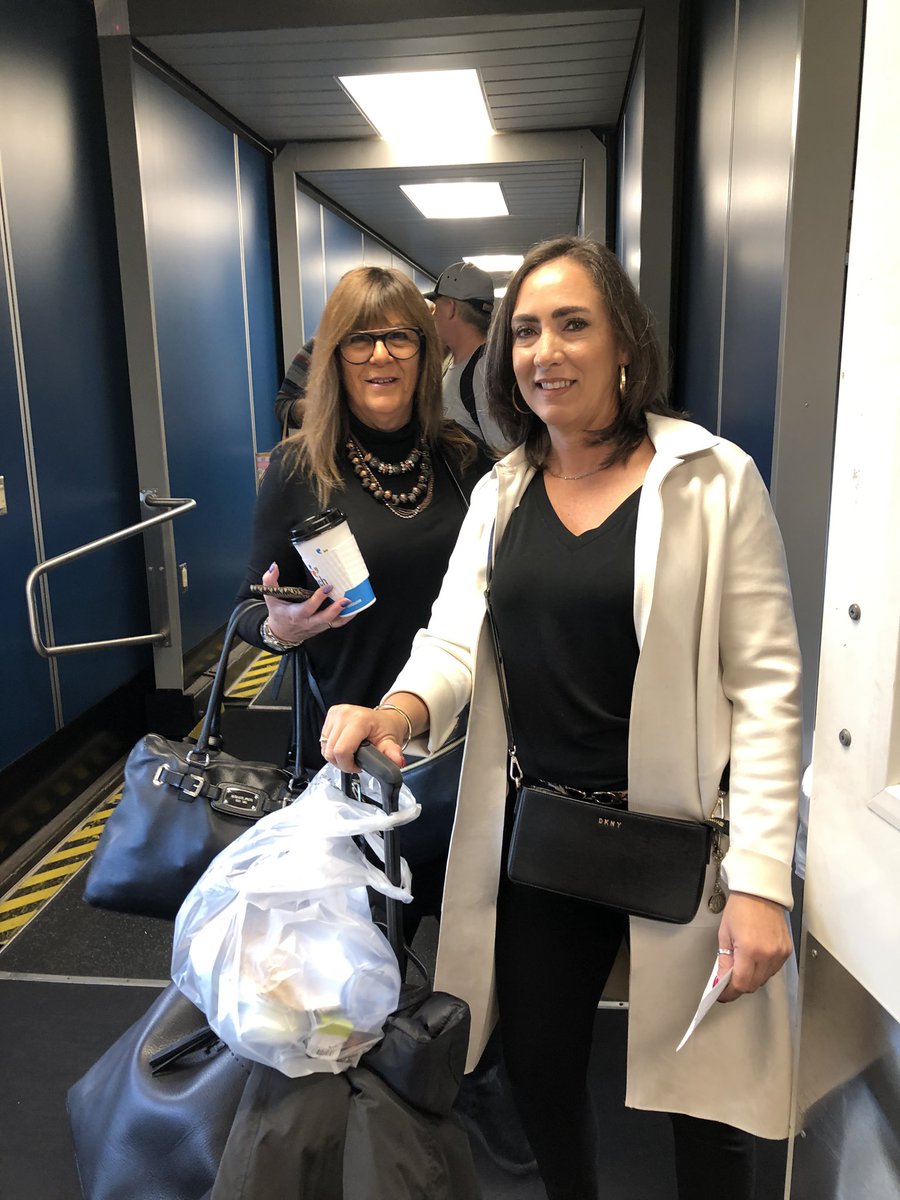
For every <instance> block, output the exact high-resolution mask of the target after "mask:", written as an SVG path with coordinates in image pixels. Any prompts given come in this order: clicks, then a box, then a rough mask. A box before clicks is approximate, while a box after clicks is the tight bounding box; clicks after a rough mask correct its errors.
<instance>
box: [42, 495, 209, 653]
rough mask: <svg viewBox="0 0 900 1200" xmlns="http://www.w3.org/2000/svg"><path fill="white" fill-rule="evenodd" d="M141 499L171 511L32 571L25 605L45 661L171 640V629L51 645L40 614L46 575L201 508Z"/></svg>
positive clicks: (183, 502) (162, 499) (161, 499)
mask: <svg viewBox="0 0 900 1200" xmlns="http://www.w3.org/2000/svg"><path fill="white" fill-rule="evenodd" d="M141 500H142V501H143V503H144V505H145V506H146V507H147V508H166V509H167V510H168V511H166V512H162V513H159V514H158V515H157V516H155V517H150V519H149V520H147V521H139V522H138V524H137V525H129V526H128V528H127V529H120V530H119V532H118V533H110V534H107V536H106V537H102V538H98V539H97V540H96V541H95V542H87V543H86V544H85V545H84V546H77V547H76V548H75V549H74V550H67V551H66V553H65V554H58V555H57V556H56V558H48V559H47V560H46V562H42V563H38V565H37V566H36V567H35V568H34V570H33V571H31V572H30V574H29V576H28V578H27V579H26V580H25V602H26V604H27V606H28V624H29V628H30V630H31V641H32V644H33V646H34V648H35V650H37V652H38V654H40V655H41V657H42V658H56V657H57V656H58V655H61V654H81V653H83V652H84V651H85V650H108V649H114V648H116V647H119V646H146V645H151V644H156V643H158V642H166V641H167V640H168V637H169V631H168V629H163V630H162V631H161V632H160V633H144V634H140V635H138V636H137V637H121V638H107V639H106V640H105V641H99V642H73V643H72V644H71V645H68V646H52V645H50V646H48V645H47V644H46V643H45V642H44V640H43V638H42V637H41V628H40V614H39V612H38V602H37V596H36V595H35V586H36V584H37V582H38V580H39V579H40V578H41V576H42V575H48V574H49V573H50V572H51V571H54V570H55V569H56V568H57V567H61V566H63V565H64V564H65V563H70V562H75V560H76V559H79V558H84V557H85V555H87V554H93V552H94V551H95V550H103V549H104V548H105V547H106V546H114V545H115V544H116V542H124V541H125V540H126V539H127V538H130V537H135V536H136V535H137V534H139V533H146V531H147V530H148V529H152V528H153V527H154V526H156V525H162V524H163V523H164V522H166V521H172V520H174V519H175V517H177V516H180V515H181V514H182V513H186V512H190V510H191V509H192V508H196V507H197V501H196V500H190V499H183V498H180V499H179V498H176V497H173V496H157V495H156V493H155V492H142V493H141Z"/></svg>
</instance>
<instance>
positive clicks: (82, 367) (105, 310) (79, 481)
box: [0, 0, 149, 752]
mask: <svg viewBox="0 0 900 1200" xmlns="http://www.w3.org/2000/svg"><path fill="white" fill-rule="evenodd" d="M104 130H105V117H104V111H103V103H102V94H101V89H100V73H99V60H98V50H97V40H96V29H95V26H94V20H93V13H92V10H91V7H90V6H89V5H86V4H83V3H75V2H74V0H63V2H60V0H34V2H33V3H29V4H27V5H26V4H19V5H4V6H3V7H2V10H0V154H2V157H3V171H4V181H5V189H6V198H7V205H8V210H7V213H8V222H9V230H10V239H11V245H12V255H13V263H14V267H15V273H16V285H17V294H18V304H19V314H20V320H21V334H22V351H23V356H24V363H25V372H26V377H27V386H28V398H29V406H30V415H31V424H32V429H33V433H34V451H35V458H36V463H37V481H38V488H39V491H40V506H41V520H42V527H43V533H44V545H45V552H46V554H47V555H48V556H53V555H55V554H59V553H60V552H62V551H64V550H69V549H71V548H72V547H74V546H77V545H79V544H80V543H82V542H86V541H90V540H92V539H93V538H96V537H100V536H102V535H104V534H107V533H110V532H112V531H113V530H115V529H118V528H121V527H122V526H124V525H128V524H131V523H132V522H134V521H136V520H137V519H138V518H139V515H140V513H139V507H138V490H137V475H136V469H135V462H134V445H133V438H132V435H131V432H130V430H131V407H130V401H129V396H128V375H127V367H126V360H125V352H124V326H123V319H122V307H121V295H120V290H119V279H118V261H117V256H116V248H115V235H114V227H113V211H112V195H111V186H110V179H109V166H108V161H107V158H106V143H105V136H104ZM6 403H7V401H6V400H5V401H4V404H6ZM14 444H15V443H14ZM20 445H21V436H19V438H18V445H17V447H16V451H15V453H16V454H17V455H18V454H19V453H20ZM28 557H29V561H28V562H21V561H19V562H13V563H5V564H4V565H5V569H6V570H7V571H9V572H11V573H12V574H14V575H15V576H16V578H17V579H18V581H19V583H20V584H21V583H24V576H25V574H26V573H27V571H28V570H29V569H30V568H31V567H32V566H33V565H34V548H33V546H32V547H31V549H30V553H29V556H28ZM110 579H114V580H115V582H116V586H115V588H110V587H108V585H107V581H109V580H110ZM50 590H51V597H52V605H53V618H54V623H55V635H56V639H57V641H60V642H65V641H79V642H80V641H89V640H93V639H96V638H105V637H110V636H112V635H117V634H129V633H145V632H147V630H148V628H149V618H148V616H147V602H146V587H145V582H144V563H143V555H142V548H141V546H140V544H139V543H136V542H132V543H126V544H125V545H123V546H121V547H117V548H115V549H113V550H109V551H107V552H104V555H103V556H102V557H101V558H95V559H89V560H85V561H84V562H82V563H77V564H75V565H73V566H71V567H66V568H63V569H62V570H61V571H60V572H57V573H56V574H54V575H53V576H52V577H51V589H50ZM147 662H149V653H148V652H147V651H145V650H140V651H128V652H124V651H116V652H111V651H102V652H98V653H95V654H89V655H82V656H78V657H77V658H70V659H65V660H61V661H60V664H59V666H60V680H61V693H62V706H63V715H64V717H65V719H66V720H71V719H72V718H73V717H75V716H76V715H78V714H79V713H81V712H83V711H84V710H85V709H86V708H88V707H90V706H91V705H92V704H94V703H95V702H96V701H98V700H99V699H101V698H102V697H103V696H105V695H106V694H107V693H109V692H110V691H111V690H113V689H114V688H115V687H117V686H119V685H120V684H122V683H124V682H126V681H127V680H128V679H130V678H131V677H132V676H133V675H134V674H135V673H136V672H137V670H138V669H139V668H140V667H141V666H142V665H144V664H146V663H147ZM45 732H46V731H45V729H44V728H43V724H42V723H41V724H40V728H39V730H38V733H37V735H36V736H35V737H34V738H33V739H31V740H32V741H35V742H36V741H37V740H39V739H40V737H42V736H43V735H44V733H45ZM25 749H27V747H26V746H24V745H23V747H22V750H23V752H24V750H25Z"/></svg>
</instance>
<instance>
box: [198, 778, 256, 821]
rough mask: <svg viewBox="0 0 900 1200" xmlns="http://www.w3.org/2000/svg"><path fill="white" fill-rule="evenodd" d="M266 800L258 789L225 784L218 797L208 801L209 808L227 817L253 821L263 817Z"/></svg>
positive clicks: (242, 785)
mask: <svg viewBox="0 0 900 1200" xmlns="http://www.w3.org/2000/svg"><path fill="white" fill-rule="evenodd" d="M266 800H267V796H266V793H265V792H261V791H260V790H259V789H258V788H252V787H247V786H245V785H244V784H236V783H227V784H225V786H224V787H222V788H220V790H219V794H218V796H217V797H216V798H215V799H214V800H210V806H211V807H212V808H214V809H215V810H216V811H217V812H220V813H225V814H226V815H227V816H230V817H243V818H244V819H245V820H246V821H255V820H257V819H258V818H259V817H261V816H263V815H264V813H265V811H266V809H265V804H266Z"/></svg>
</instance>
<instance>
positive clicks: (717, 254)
mask: <svg viewBox="0 0 900 1200" xmlns="http://www.w3.org/2000/svg"><path fill="white" fill-rule="evenodd" d="M695 11H696V13H697V24H696V27H695V28H694V29H693V30H692V37H691V60H690V62H689V65H688V76H689V79H690V85H689V88H688V96H687V112H686V119H685V147H684V179H685V191H684V198H683V202H682V222H681V228H682V240H681V247H680V259H681V276H680V280H681V293H680V297H679V314H680V321H681V323H680V326H679V338H678V355H677V357H676V360H675V376H676V395H677V398H678V400H679V403H680V404H681V405H682V407H683V408H685V409H686V410H687V412H688V413H689V414H690V415H691V416H692V417H693V419H694V420H695V421H699V423H700V424H701V425H705V426H706V427H707V428H708V429H713V430H717V429H718V421H719V411H718V410H719V366H720V360H721V355H720V342H721V335H722V303H723V296H722V286H723V279H724V276H723V271H724V263H725V243H726V236H727V220H728V172H729V163H730V161H731V100H732V93H733V87H734V22H735V12H734V8H733V6H732V5H730V4H722V3H721V0H701V3H700V4H698V5H697V6H696V10H695Z"/></svg>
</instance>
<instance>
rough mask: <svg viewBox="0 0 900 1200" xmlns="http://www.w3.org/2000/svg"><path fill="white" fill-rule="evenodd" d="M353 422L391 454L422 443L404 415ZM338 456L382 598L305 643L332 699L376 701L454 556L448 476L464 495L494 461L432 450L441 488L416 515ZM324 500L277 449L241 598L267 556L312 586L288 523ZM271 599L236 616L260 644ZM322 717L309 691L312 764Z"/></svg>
mask: <svg viewBox="0 0 900 1200" xmlns="http://www.w3.org/2000/svg"><path fill="white" fill-rule="evenodd" d="M351 428H352V431H353V434H354V436H355V437H356V439H357V441H358V442H359V443H360V444H361V445H362V446H363V447H364V448H365V449H366V450H371V451H372V452H373V454H375V455H376V456H377V457H378V458H380V459H382V460H383V461H384V462H400V461H402V460H403V459H404V458H405V457H406V456H407V455H408V454H409V453H410V451H411V450H412V448H413V446H414V445H415V441H416V436H417V430H416V428H415V426H414V425H412V424H410V425H406V426H404V427H403V428H402V429H399V430H397V431H395V432H392V433H385V432H382V431H380V430H375V429H370V428H369V427H368V426H366V425H363V424H362V423H361V422H359V421H357V420H356V419H355V418H354V417H351ZM338 464H339V469H340V472H341V475H342V477H343V480H344V485H343V490H341V491H336V492H334V493H332V496H331V499H330V501H329V505H330V506H331V507H333V508H339V509H340V510H341V511H342V512H343V513H344V514H345V515H346V517H347V520H348V523H349V525H350V528H351V529H352V530H353V533H354V535H355V536H356V540H357V542H358V543H359V548H360V550H361V552H362V556H363V558H364V559H365V562H366V565H367V566H368V568H369V578H370V580H371V583H372V588H373V590H374V592H375V603H374V604H373V605H372V606H371V607H370V608H367V609H366V610H365V611H364V612H361V613H359V614H358V616H356V617H354V619H353V620H352V621H351V622H350V623H349V624H348V625H345V626H344V627H343V628H340V629H335V630H326V631H325V632H324V633H320V634H318V635H317V636H316V637H313V638H310V639H309V640H308V641H307V642H306V643H305V648H306V652H307V654H308V656H309V663H310V667H311V670H312V672H313V675H314V676H315V679H316V681H317V683H318V685H319V688H320V690H321V693H322V697H323V699H324V701H325V704H326V705H331V704H366V705H371V704H377V703H378V701H379V700H380V699H381V697H382V696H383V695H384V693H385V691H386V690H387V688H388V687H389V686H390V685H391V683H392V682H393V681H394V679H395V678H396V676H397V674H398V673H399V671H400V668H401V667H402V666H403V664H404V663H405V662H406V659H407V657H408V655H409V649H410V646H411V644H412V640H413V637H414V636H415V634H416V633H417V631H418V630H419V629H420V628H421V627H422V626H423V625H426V624H427V623H428V618H429V615H430V613H431V606H432V604H433V603H434V600H435V597H436V596H437V594H438V591H439V590H440V585H441V580H442V579H443V577H444V571H445V570H446V566H447V560H448V559H449V557H450V552H451V550H452V549H453V546H454V544H455V542H456V537H457V534H458V533H459V527H460V525H461V523H462V519H463V517H464V515H465V506H464V503H463V499H462V496H461V495H460V492H459V488H458V487H457V485H456V483H454V480H453V478H451V476H450V466H452V467H453V474H454V476H455V478H456V480H458V482H459V485H460V487H461V488H462V491H463V493H464V494H465V496H466V497H468V496H469V494H470V493H471V491H472V488H473V487H474V486H475V484H476V482H477V481H478V479H479V478H480V477H481V476H482V475H483V474H484V473H485V472H486V471H487V470H488V469H489V468H490V465H491V464H490V460H489V459H488V458H487V456H486V455H485V454H484V452H483V451H481V450H479V452H478V454H477V457H476V459H475V460H474V461H473V462H472V463H470V464H469V466H468V467H467V468H466V469H465V470H461V469H460V468H459V465H458V462H457V460H456V459H455V457H453V456H451V455H447V456H446V457H445V456H444V455H442V453H441V452H439V451H438V452H434V451H432V468H433V471H434V494H433V497H432V500H431V503H430V504H429V506H428V507H427V508H426V509H423V510H422V511H421V512H419V513H418V514H417V515H416V516H415V517H412V518H409V519H403V518H401V517H397V516H395V515H394V514H393V513H392V512H391V511H390V510H389V509H388V508H387V507H386V506H385V505H384V504H383V503H381V502H380V501H378V500H375V499H374V497H373V496H371V495H370V494H369V493H368V492H366V491H364V490H363V488H362V486H361V484H360V482H359V479H358V478H357V476H356V475H355V474H354V473H353V469H352V467H351V466H350V464H349V462H348V461H347V458H346V455H345V454H344V452H343V448H342V449H341V452H340V454H339V456H338ZM417 476H418V469H417V470H415V471H414V472H412V473H411V474H410V475H409V476H407V475H402V476H394V477H392V478H391V486H392V487H395V488H396V490H398V491H402V490H404V486H405V485H407V484H408V485H409V486H411V485H412V483H414V482H415V478H416V477H417ZM322 507H323V506H322V505H321V504H320V503H319V501H318V499H317V498H316V495H315V492H314V490H313V488H312V487H311V486H310V483H309V481H308V479H306V478H305V477H304V476H303V475H301V474H299V473H296V472H295V473H293V474H291V475H289V476H288V475H286V473H285V469H284V463H283V448H282V447H279V448H278V449H277V450H276V451H275V452H274V454H273V455H272V459H271V462H270V464H269V469H268V471H267V472H266V475H265V478H264V479H263V482H262V485H261V487H260V491H259V496H258V498H257V503H256V514H255V519H254V529H253V545H252V548H251V551H250V562H249V566H248V568H247V575H246V578H245V580H244V584H243V586H242V587H241V590H240V592H239V593H238V597H237V599H238V600H245V599H247V598H248V597H250V596H251V595H252V593H251V591H250V585H251V583H259V582H260V580H261V577H262V574H263V572H264V571H266V570H268V568H269V564H270V563H272V562H276V563H278V567H279V583H280V584H282V585H292V586H299V587H315V583H314V581H313V580H312V579H311V578H310V576H309V575H308V573H307V571H306V568H305V567H304V565H303V562H302V560H301V558H300V556H299V554H298V553H297V551H296V550H295V549H294V547H293V546H292V544H291V539H290V530H291V528H292V526H294V525H298V524H299V523H300V522H301V521H303V520H304V519H305V518H306V517H310V516H313V515H314V514H315V513H317V512H319V511H320V510H321V508H322ZM264 617H265V606H264V605H263V604H262V603H261V604H260V606H259V608H258V609H251V610H250V611H249V612H248V613H247V614H246V615H245V616H244V618H243V620H242V621H241V623H240V625H239V632H240V635H241V637H242V638H244V640H245V641H247V642H250V643H251V644H252V645H255V646H262V645H263V642H262V639H261V638H260V636H259V627H260V625H261V623H262V621H263V618H264ZM320 729H321V719H320V718H319V716H318V712H317V711H316V706H315V704H314V703H313V702H312V698H311V697H310V696H309V695H306V696H305V697H304V731H303V733H304V738H303V743H304V758H305V759H306V760H307V761H308V762H309V763H310V765H315V762H316V761H317V756H316V755H315V754H314V753H312V750H313V748H314V747H316V746H317V738H318V734H319V732H320Z"/></svg>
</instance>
